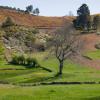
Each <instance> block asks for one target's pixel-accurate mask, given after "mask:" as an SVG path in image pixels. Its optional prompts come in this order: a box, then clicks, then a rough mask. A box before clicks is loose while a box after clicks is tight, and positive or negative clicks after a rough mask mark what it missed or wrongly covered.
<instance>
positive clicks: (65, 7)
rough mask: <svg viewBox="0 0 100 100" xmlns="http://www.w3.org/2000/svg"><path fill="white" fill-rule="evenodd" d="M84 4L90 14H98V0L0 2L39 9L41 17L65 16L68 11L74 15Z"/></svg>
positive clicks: (99, 9) (2, 0) (14, 0)
mask: <svg viewBox="0 0 100 100" xmlns="http://www.w3.org/2000/svg"><path fill="white" fill-rule="evenodd" d="M83 3H86V4H87V5H88V6H89V9H90V11H91V14H96V13H100V0H0V5H2V6H10V7H16V8H21V9H23V10H24V9H25V8H26V6H28V5H30V4H31V5H33V8H36V7H38V8H39V9H40V15H41V16H65V15H68V14H69V12H70V11H72V12H73V14H74V15H76V11H77V9H78V8H79V7H80V6H81V5H82V4H83Z"/></svg>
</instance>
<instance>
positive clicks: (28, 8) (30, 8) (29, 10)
mask: <svg viewBox="0 0 100 100" xmlns="http://www.w3.org/2000/svg"><path fill="white" fill-rule="evenodd" d="M32 11H33V6H32V5H29V6H27V7H26V11H25V12H27V13H31V12H32Z"/></svg>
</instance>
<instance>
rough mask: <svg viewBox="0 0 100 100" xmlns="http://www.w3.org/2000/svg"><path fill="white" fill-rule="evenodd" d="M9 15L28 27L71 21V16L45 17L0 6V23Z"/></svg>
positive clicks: (47, 25)
mask: <svg viewBox="0 0 100 100" xmlns="http://www.w3.org/2000/svg"><path fill="white" fill-rule="evenodd" d="M8 16H9V17H11V18H12V19H13V20H14V22H15V23H16V24H17V25H22V26H29V27H59V26H62V24H63V22H65V20H66V21H68V22H70V21H72V19H73V17H67V16H65V17H45V16H34V15H30V14H25V13H24V12H18V11H16V10H11V9H4V8H0V24H1V23H2V22H3V21H4V20H5V19H6V17H8Z"/></svg>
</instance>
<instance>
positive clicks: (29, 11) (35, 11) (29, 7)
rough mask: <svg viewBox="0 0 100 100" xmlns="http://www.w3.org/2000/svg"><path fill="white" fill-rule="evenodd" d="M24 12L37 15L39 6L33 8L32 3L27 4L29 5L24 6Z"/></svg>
mask: <svg viewBox="0 0 100 100" xmlns="http://www.w3.org/2000/svg"><path fill="white" fill-rule="evenodd" d="M25 12H26V13H32V14H33V15H37V16H38V15H39V13H40V10H39V8H35V9H33V6H32V5H29V6H27V7H26V11H25Z"/></svg>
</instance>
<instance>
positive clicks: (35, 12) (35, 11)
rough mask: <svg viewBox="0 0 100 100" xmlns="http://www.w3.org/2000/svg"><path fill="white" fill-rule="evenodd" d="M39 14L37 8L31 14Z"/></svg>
mask: <svg viewBox="0 0 100 100" xmlns="http://www.w3.org/2000/svg"><path fill="white" fill-rule="evenodd" d="M39 13H40V11H39V8H36V9H35V10H34V11H33V14H34V15H35V14H36V15H37V16H38V15H39Z"/></svg>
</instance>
